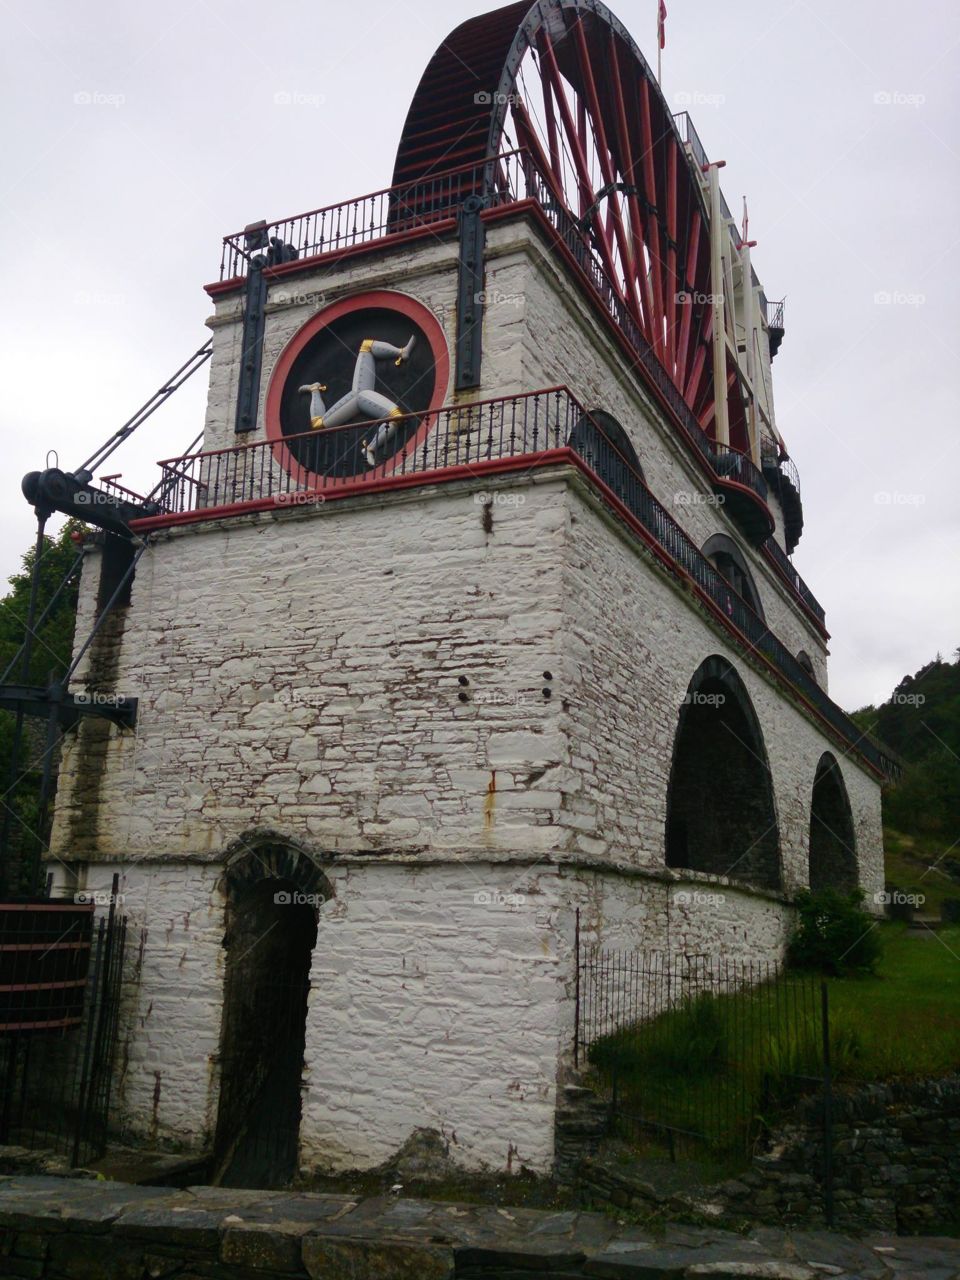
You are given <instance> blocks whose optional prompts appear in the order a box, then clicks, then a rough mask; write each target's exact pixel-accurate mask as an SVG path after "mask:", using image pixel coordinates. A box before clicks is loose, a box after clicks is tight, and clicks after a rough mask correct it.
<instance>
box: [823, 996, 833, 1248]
mask: <svg viewBox="0 0 960 1280" xmlns="http://www.w3.org/2000/svg"><path fill="white" fill-rule="evenodd" d="M820 1030H821V1035H822V1038H823V1210H824V1216H825V1218H826V1220H827V1226H828V1227H832V1226H833V1218H834V1211H833V1074H832V1069H831V1064H830V997H829V994H828V991H827V984H826V983H825V982H821V983H820Z"/></svg>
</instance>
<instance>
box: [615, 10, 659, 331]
mask: <svg viewBox="0 0 960 1280" xmlns="http://www.w3.org/2000/svg"><path fill="white" fill-rule="evenodd" d="M610 65H611V67H612V70H613V75H612V76H611V83H612V84H613V97H614V102H615V105H616V127H617V146H618V148H619V151H620V157H621V164H620V170H621V172H622V174H623V177H624V180H625V181H626V182H628V183H629V184H630V185H631V186H633V185H635V178H634V173H633V168H634V166H633V164H632V163H631V165H630V167H629V169H627V168H625V167H624V166H625V165H626V164H627V161H628V158H629V157H630V156H631V155H632V149H631V146H630V130H629V127H628V125H627V109H626V104H625V101H624V94H623V78H622V76H621V72H620V59H619V56H618V54H617V38H616V36H615V35H614V33H613V32H612V31H611V32H610ZM627 208H628V209H629V210H630V232H631V235H632V237H633V273H634V275H635V276H636V278H637V281H638V283H639V284H640V287H641V289H642V291H643V320H642V323H641V326H640V327H641V329H642V330H643V334H644V337H645V338H646V339H647V341H648V342H649V343H650V344H651V346H652V345H653V316H654V307H653V291H652V288H651V284H650V277H649V275H648V274H647V272H646V271H645V270H644V265H643V219H642V217H641V216H640V201H639V200H638V199H637V197H636V195H628V196H627Z"/></svg>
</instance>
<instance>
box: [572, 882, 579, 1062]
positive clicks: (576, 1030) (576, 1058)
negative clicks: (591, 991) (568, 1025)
mask: <svg viewBox="0 0 960 1280" xmlns="http://www.w3.org/2000/svg"><path fill="white" fill-rule="evenodd" d="M573 937H574V941H573V954H574V975H573V1065H574V1066H575V1067H577V1068H578V1069H579V1067H580V908H579V907H577V916H576V925H575V927H574V935H573Z"/></svg>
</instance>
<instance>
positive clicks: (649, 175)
mask: <svg viewBox="0 0 960 1280" xmlns="http://www.w3.org/2000/svg"><path fill="white" fill-rule="evenodd" d="M640 128H641V139H642V143H643V178H644V186H645V187H646V190H647V199H648V200H650V201H652V203H654V204H655V205H656V206H657V209H659V207H660V202H661V199H662V196H661V195H660V193H658V191H657V185H656V175H655V173H654V168H653V125H652V123H651V116H650V85H649V84H648V82H647V80H646V78H644V79H643V80H641V81H640ZM653 197H656V199H655V200H654V199H653ZM647 240H648V242H649V244H650V274H651V275H652V276H653V304H654V307H655V309H656V319H655V323H654V326H653V331H654V338H655V342H656V349H657V352H658V353H659V355H660V359H661V360H662V361H663V363H664V364H666V363H667V359H666V345H665V342H664V336H663V322H664V318H665V313H664V309H663V259H662V257H661V256H660V226H659V223H658V222H657V218H656V215H655V214H654V213H653V211H652V210H651V212H650V213H648V214H647Z"/></svg>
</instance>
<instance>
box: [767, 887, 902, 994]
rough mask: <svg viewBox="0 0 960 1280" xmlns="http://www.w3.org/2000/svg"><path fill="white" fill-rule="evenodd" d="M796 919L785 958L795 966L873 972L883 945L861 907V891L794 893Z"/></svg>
mask: <svg viewBox="0 0 960 1280" xmlns="http://www.w3.org/2000/svg"><path fill="white" fill-rule="evenodd" d="M796 907H797V922H796V927H795V929H794V932H793V936H792V937H791V939H790V943H789V946H788V948H787V961H788V963H789V964H791V965H793V966H794V968H797V969H813V970H816V971H817V972H819V973H827V974H832V975H833V976H837V977H839V976H842V975H843V974H850V973H873V972H874V971H875V970H876V967H877V963H878V961H879V960H880V956H881V952H882V946H881V942H880V935H879V932H878V928H877V921H876V919H875V918H874V917H873V916H872V915H870V914H869V913H868V912H866V911H864V909H863V891H862V890H860V889H858V890H856V892H854V893H841V892H840V891H839V890H837V889H820V890H818V892H816V893H811V892H810V891H809V890H807V889H805V890H803V891H802V892H801V893H799V894H797V898H796Z"/></svg>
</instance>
